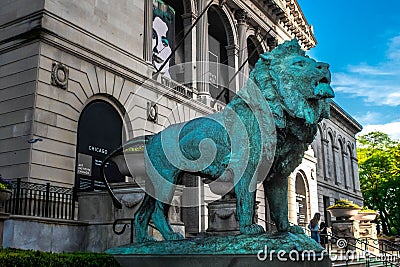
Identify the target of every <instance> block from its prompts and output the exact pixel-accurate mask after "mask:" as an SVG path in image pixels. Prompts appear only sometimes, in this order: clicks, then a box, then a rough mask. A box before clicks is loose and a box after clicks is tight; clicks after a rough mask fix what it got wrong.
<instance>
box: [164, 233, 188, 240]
mask: <svg viewBox="0 0 400 267" xmlns="http://www.w3.org/2000/svg"><path fill="white" fill-rule="evenodd" d="M164 238H165V240H181V239H185V238H184V237H183V235H182V234H181V233H176V232H172V233H169V234H168V235H167V236H165V237H164Z"/></svg>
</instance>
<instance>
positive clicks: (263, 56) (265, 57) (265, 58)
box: [260, 54, 271, 65]
mask: <svg viewBox="0 0 400 267" xmlns="http://www.w3.org/2000/svg"><path fill="white" fill-rule="evenodd" d="M260 58H261V59H262V60H263V61H264V63H265V64H267V65H269V64H271V57H270V56H269V55H268V54H261V55H260Z"/></svg>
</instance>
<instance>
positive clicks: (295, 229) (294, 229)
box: [289, 225, 304, 234]
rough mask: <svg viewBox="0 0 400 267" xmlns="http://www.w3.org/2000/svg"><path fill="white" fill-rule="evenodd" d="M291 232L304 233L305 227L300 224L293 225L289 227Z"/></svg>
mask: <svg viewBox="0 0 400 267" xmlns="http://www.w3.org/2000/svg"><path fill="white" fill-rule="evenodd" d="M289 232H290V233H292V234H304V230H303V228H301V227H300V226H298V225H292V226H290V227H289Z"/></svg>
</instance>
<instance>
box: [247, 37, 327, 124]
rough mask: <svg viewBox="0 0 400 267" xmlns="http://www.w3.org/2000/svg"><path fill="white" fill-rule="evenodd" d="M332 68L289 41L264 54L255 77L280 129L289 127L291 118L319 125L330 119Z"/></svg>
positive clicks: (252, 74)
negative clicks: (323, 120)
mask: <svg viewBox="0 0 400 267" xmlns="http://www.w3.org/2000/svg"><path fill="white" fill-rule="evenodd" d="M328 68H329V65H328V64H326V63H322V62H317V61H315V60H314V59H312V58H310V57H308V56H306V55H305V52H304V51H303V50H302V49H301V47H300V45H299V44H298V42H297V40H295V39H294V40H292V41H286V42H285V43H283V44H280V45H278V46H277V47H276V48H275V49H274V50H272V51H271V52H266V53H264V54H262V55H261V57H260V59H259V61H258V62H257V64H256V66H255V68H254V71H253V72H252V73H251V78H252V80H253V81H255V82H256V83H257V84H258V86H259V88H260V89H261V91H262V92H263V94H264V96H265V98H266V99H267V101H268V103H269V105H270V108H271V110H272V113H273V114H274V117H275V123H276V127H277V128H284V127H285V126H286V120H287V116H289V117H293V118H297V119H304V120H305V124H306V125H316V124H317V123H318V122H320V121H321V120H322V119H323V118H329V103H330V98H333V97H334V92H333V90H332V88H331V86H330V81H331V74H330V72H329V69H328Z"/></svg>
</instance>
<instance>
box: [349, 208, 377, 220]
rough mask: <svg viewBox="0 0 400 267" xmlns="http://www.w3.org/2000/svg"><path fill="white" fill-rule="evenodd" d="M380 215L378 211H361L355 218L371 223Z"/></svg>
mask: <svg viewBox="0 0 400 267" xmlns="http://www.w3.org/2000/svg"><path fill="white" fill-rule="evenodd" d="M377 215H378V213H377V212H376V211H362V210H360V211H359V212H358V214H357V215H356V216H354V219H355V220H358V221H360V222H370V221H373V220H375V218H376V216H377Z"/></svg>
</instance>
